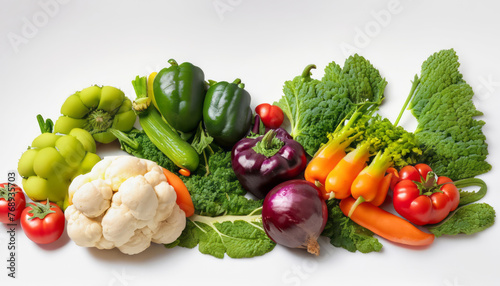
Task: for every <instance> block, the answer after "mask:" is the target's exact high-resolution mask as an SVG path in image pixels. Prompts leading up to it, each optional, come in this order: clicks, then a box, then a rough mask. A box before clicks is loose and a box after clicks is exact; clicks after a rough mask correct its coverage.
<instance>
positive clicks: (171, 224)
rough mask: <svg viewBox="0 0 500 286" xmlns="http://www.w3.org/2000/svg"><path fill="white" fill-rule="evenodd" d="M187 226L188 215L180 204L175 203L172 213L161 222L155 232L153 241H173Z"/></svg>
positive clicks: (166, 242) (165, 242)
mask: <svg viewBox="0 0 500 286" xmlns="http://www.w3.org/2000/svg"><path fill="white" fill-rule="evenodd" d="M185 227H186V215H185V214H184V211H182V210H181V209H180V208H179V206H178V205H174V209H173V212H172V215H170V217H168V219H166V220H163V221H161V222H160V224H159V225H158V229H156V231H155V232H154V234H153V237H152V241H153V242H154V243H164V244H168V243H172V242H174V241H175V240H176V239H177V238H178V237H179V236H180V235H181V233H182V231H183V230H184V228H185Z"/></svg>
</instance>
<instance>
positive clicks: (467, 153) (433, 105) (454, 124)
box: [410, 50, 491, 180]
mask: <svg viewBox="0 0 500 286" xmlns="http://www.w3.org/2000/svg"><path fill="white" fill-rule="evenodd" d="M458 67H459V63H458V57H457V56H456V54H455V51H454V50H444V51H440V52H438V53H435V54H433V55H432V56H431V57H429V59H428V60H426V61H425V62H424V63H423V64H422V71H421V77H420V78H417V79H416V81H415V82H414V86H413V87H412V90H414V91H415V92H414V94H412V93H410V96H413V99H412V102H411V105H410V108H411V110H412V112H413V114H414V115H415V116H416V118H417V120H418V126H417V129H416V130H415V136H416V138H417V140H418V142H419V143H420V144H421V145H422V149H423V150H424V153H423V156H422V158H421V160H422V161H423V162H426V163H428V164H429V165H430V166H431V168H432V169H433V170H434V171H435V172H436V173H437V174H439V175H441V176H447V177H450V178H451V179H452V180H457V179H463V178H470V177H474V176H476V175H479V174H483V173H486V172H488V171H489V170H491V165H490V164H489V163H488V162H486V157H487V155H488V145H487V143H486V136H485V135H484V134H483V132H482V126H483V125H484V124H485V123H484V121H482V120H477V119H476V118H475V117H477V116H480V115H482V113H481V112H480V111H478V110H477V109H476V108H475V106H474V103H473V101H472V97H473V95H474V92H473V90H472V88H471V87H470V85H468V84H467V83H466V82H465V81H464V80H463V78H462V75H461V74H460V72H459V71H458Z"/></svg>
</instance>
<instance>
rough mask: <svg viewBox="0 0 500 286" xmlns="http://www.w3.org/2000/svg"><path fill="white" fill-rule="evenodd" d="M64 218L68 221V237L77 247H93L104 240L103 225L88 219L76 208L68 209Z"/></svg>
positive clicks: (70, 207)
mask: <svg viewBox="0 0 500 286" xmlns="http://www.w3.org/2000/svg"><path fill="white" fill-rule="evenodd" d="M64 216H65V217H66V220H67V221H68V225H67V230H68V235H69V237H71V239H72V240H73V241H74V242H75V243H76V244H77V245H79V246H83V247H92V246H94V245H95V244H96V243H97V242H98V241H99V240H100V239H101V238H102V227H101V224H100V223H99V222H98V221H96V220H93V219H90V218H88V217H87V216H85V215H84V214H82V213H81V212H80V211H79V210H77V209H76V208H75V207H74V206H69V207H68V208H66V211H65V212H64Z"/></svg>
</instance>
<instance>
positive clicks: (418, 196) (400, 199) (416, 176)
mask: <svg viewBox="0 0 500 286" xmlns="http://www.w3.org/2000/svg"><path fill="white" fill-rule="evenodd" d="M428 174H432V177H429V178H428ZM399 175H400V179H401V180H400V181H399V182H398V183H397V184H396V186H395V187H394V190H393V204H394V209H395V210H396V211H397V212H398V213H399V214H400V215H401V216H403V217H404V218H406V219H407V220H409V221H411V222H413V223H415V224H417V225H425V224H435V223H438V222H440V221H442V220H443V219H444V218H446V216H448V214H449V213H450V212H451V211H454V210H455V209H456V208H457V207H458V203H459V202H460V193H459V191H458V189H457V187H456V186H455V184H453V181H452V180H451V179H449V178H447V177H439V178H438V179H437V182H436V180H435V175H434V173H433V172H432V170H431V168H430V167H429V166H427V165H425V164H418V165H416V166H415V167H413V166H405V167H403V168H402V169H401V170H400V173H399Z"/></svg>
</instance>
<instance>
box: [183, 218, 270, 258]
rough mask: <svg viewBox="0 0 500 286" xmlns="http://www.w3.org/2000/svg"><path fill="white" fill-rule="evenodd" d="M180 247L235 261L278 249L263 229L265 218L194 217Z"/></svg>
mask: <svg viewBox="0 0 500 286" xmlns="http://www.w3.org/2000/svg"><path fill="white" fill-rule="evenodd" d="M177 245H179V246H182V247H187V248H194V247H196V245H198V249H199V251H200V252H201V253H204V254H209V255H212V256H214V257H217V258H223V257H224V254H227V255H228V256H229V257H231V258H245V257H254V256H259V255H264V254H266V253H267V252H269V251H271V250H273V249H274V247H275V245H276V244H275V243H274V242H273V241H272V240H270V239H269V237H268V236H267V235H266V233H265V232H264V230H263V228H262V219H261V215H260V213H259V214H256V215H247V216H219V217H204V216H197V215H195V216H193V217H191V218H190V219H189V220H188V224H187V227H186V229H185V230H184V232H183V233H182V235H181V237H180V238H179V239H178V243H177Z"/></svg>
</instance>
